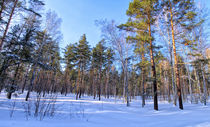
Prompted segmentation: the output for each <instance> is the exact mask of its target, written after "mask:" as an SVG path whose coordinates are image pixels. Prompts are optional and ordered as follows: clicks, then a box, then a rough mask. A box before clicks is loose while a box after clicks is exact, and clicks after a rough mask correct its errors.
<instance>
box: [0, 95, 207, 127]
mask: <svg viewBox="0 0 210 127" xmlns="http://www.w3.org/2000/svg"><path fill="white" fill-rule="evenodd" d="M5 96H6V95H5V93H1V94H0V127H29V126H30V127H154V126H157V127H210V106H209V105H207V106H203V105H202V104H189V103H185V104H184V110H179V108H178V107H175V106H173V104H171V103H168V102H166V101H159V111H154V110H153V103H152V100H148V101H147V102H146V106H145V107H144V108H141V100H140V98H137V99H134V100H132V102H131V106H130V107H126V104H125V103H124V102H123V99H119V98H110V99H105V98H102V101H98V100H94V99H92V98H93V97H88V96H85V97H82V99H80V100H75V95H73V94H69V95H67V96H63V95H57V101H56V103H55V115H54V116H53V117H50V116H46V117H44V119H43V120H40V117H39V116H38V117H34V116H33V111H32V112H31V114H32V115H31V116H27V115H26V114H27V113H26V108H24V105H25V104H26V103H27V102H25V101H24V97H25V94H22V95H19V96H18V97H16V98H15V97H13V99H12V100H8V99H6V97H5ZM31 98H32V99H33V98H36V94H35V93H32V97H31ZM42 101H43V102H48V101H50V98H49V96H48V98H45V99H42ZM30 104H31V105H32V106H31V107H33V101H31V102H30ZM14 105H15V106H14ZM12 109H14V112H13V114H12V111H13V110H12ZM11 114H12V117H10V115H11Z"/></svg>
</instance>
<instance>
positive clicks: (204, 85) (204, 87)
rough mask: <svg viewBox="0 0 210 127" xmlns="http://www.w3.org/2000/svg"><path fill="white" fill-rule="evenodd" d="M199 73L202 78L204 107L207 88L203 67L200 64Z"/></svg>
mask: <svg viewBox="0 0 210 127" xmlns="http://www.w3.org/2000/svg"><path fill="white" fill-rule="evenodd" d="M201 73H202V77H203V92H204V94H203V103H204V105H206V100H207V87H206V80H205V74H204V67H203V64H202V63H201Z"/></svg>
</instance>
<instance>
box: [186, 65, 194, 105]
mask: <svg viewBox="0 0 210 127" xmlns="http://www.w3.org/2000/svg"><path fill="white" fill-rule="evenodd" d="M186 68H187V77H188V82H189V91H190V102H191V104H192V99H193V97H192V83H191V76H190V69H189V65H187V67H186Z"/></svg>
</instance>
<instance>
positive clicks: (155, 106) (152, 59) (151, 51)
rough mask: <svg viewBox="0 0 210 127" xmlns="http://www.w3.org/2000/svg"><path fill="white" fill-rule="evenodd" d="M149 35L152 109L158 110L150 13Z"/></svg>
mask: <svg viewBox="0 0 210 127" xmlns="http://www.w3.org/2000/svg"><path fill="white" fill-rule="evenodd" d="M148 27H149V36H150V61H151V65H152V78H153V79H152V80H153V94H154V109H155V110H158V95H157V78H156V69H155V61H154V55H153V45H152V33H151V24H150V15H149V24H148Z"/></svg>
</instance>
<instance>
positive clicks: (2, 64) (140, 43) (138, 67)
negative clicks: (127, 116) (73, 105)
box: [0, 0, 210, 110]
mask: <svg viewBox="0 0 210 127" xmlns="http://www.w3.org/2000/svg"><path fill="white" fill-rule="evenodd" d="M0 6H1V8H0V25H1V28H0V33H1V34H0V91H2V90H6V92H7V98H8V99H11V97H12V94H13V93H14V92H15V91H20V92H21V93H23V92H24V91H27V94H26V98H25V100H26V101H28V99H29V98H30V93H31V92H32V91H33V92H36V93H38V94H40V95H42V96H45V95H46V94H53V93H61V94H64V95H67V94H68V93H75V94H76V99H79V98H81V97H82V96H84V95H89V96H93V98H94V99H96V98H98V99H99V100H101V98H102V96H103V97H106V98H110V97H123V98H125V101H126V104H127V106H129V105H130V102H131V100H132V99H134V98H135V97H136V96H141V99H142V107H144V106H145V104H146V100H147V99H153V101H154V109H155V110H158V99H162V100H167V101H169V102H173V104H174V105H177V101H178V102H179V103H178V104H179V108H180V109H183V101H189V102H191V103H195V102H196V103H198V102H201V103H204V104H205V105H206V103H207V100H208V96H209V93H210V91H209V87H210V86H209V84H210V83H209V82H210V79H209V77H210V76H209V72H210V64H209V59H210V56H209V54H210V50H209V43H208V30H206V25H207V24H208V16H206V15H207V11H206V10H205V8H204V7H202V6H196V3H195V2H194V1H193V0H133V1H132V2H130V3H129V6H128V9H127V12H126V15H127V16H128V20H127V22H125V23H121V24H117V23H116V22H115V21H107V20H98V21H96V25H97V26H98V27H99V28H100V29H101V34H102V39H101V41H99V42H98V43H97V44H96V45H95V46H93V47H91V46H90V45H89V43H88V39H87V37H86V35H85V34H84V35H82V36H81V38H80V39H78V42H77V43H71V44H68V45H67V46H66V47H65V49H64V50H61V49H60V48H59V43H61V42H62V33H61V32H60V25H61V19H60V18H59V17H58V16H57V14H56V13H55V12H53V11H51V10H49V11H47V12H45V10H44V9H43V8H44V6H45V3H44V1H41V0H29V1H25V0H2V1H1V2H0ZM61 53H62V54H63V56H62V55H61Z"/></svg>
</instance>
